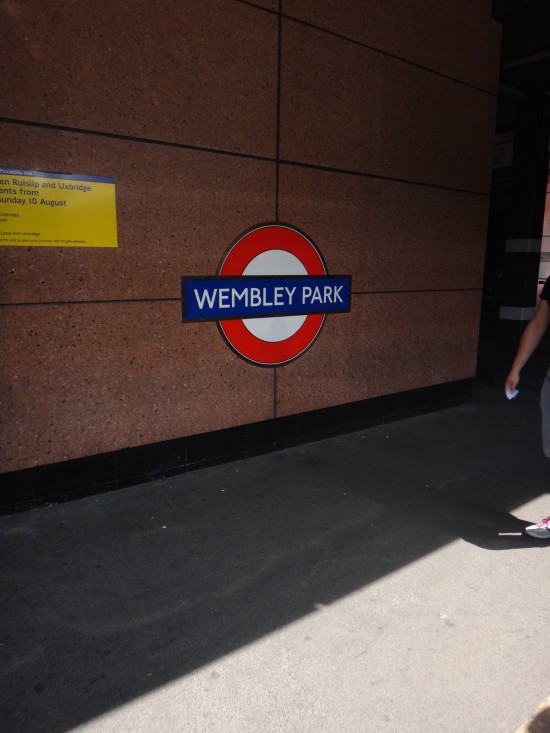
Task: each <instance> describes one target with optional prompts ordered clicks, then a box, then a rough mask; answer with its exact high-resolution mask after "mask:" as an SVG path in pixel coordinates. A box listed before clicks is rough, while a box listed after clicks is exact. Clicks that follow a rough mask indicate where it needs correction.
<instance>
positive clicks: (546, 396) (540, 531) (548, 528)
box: [525, 375, 550, 540]
mask: <svg viewBox="0 0 550 733" xmlns="http://www.w3.org/2000/svg"><path fill="white" fill-rule="evenodd" d="M540 409H541V413H542V450H543V452H544V455H545V456H546V457H547V458H550V377H548V375H547V376H546V379H545V380H544V384H543V385H542V390H541V393H540ZM525 531H526V532H527V534H528V535H530V536H531V537H536V538H537V539H539V540H550V517H546V519H543V520H542V521H541V522H539V523H538V524H532V525H531V526H530V527H526V528H525Z"/></svg>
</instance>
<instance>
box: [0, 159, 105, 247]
mask: <svg viewBox="0 0 550 733" xmlns="http://www.w3.org/2000/svg"><path fill="white" fill-rule="evenodd" d="M0 246H8V247H116V246H117V228H116V204H115V182H114V180H113V179H112V178H102V177H99V176H86V175H79V174H74V175H73V174H64V173H49V172H46V171H26V170H18V169H15V168H0Z"/></svg>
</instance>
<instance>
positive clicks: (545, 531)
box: [525, 517, 550, 540]
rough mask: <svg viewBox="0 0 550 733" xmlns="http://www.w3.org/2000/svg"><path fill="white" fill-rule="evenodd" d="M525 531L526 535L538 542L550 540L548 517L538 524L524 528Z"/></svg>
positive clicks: (549, 519)
mask: <svg viewBox="0 0 550 733" xmlns="http://www.w3.org/2000/svg"><path fill="white" fill-rule="evenodd" d="M525 531H526V532H527V534H528V535H531V537H536V538H537V539H538V540H550V517H546V519H543V520H542V522H539V523H538V524H532V525H531V526H530V527H525Z"/></svg>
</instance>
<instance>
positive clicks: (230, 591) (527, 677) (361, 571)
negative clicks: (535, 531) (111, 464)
mask: <svg viewBox="0 0 550 733" xmlns="http://www.w3.org/2000/svg"><path fill="white" fill-rule="evenodd" d="M549 487H550V465H549V464H548V461H547V460H546V459H545V458H544V457H543V455H542V451H541V448H540V428H539V409H538V392H537V390H535V389H525V390H522V392H521V393H520V395H519V397H518V398H517V399H516V400H513V401H512V402H508V401H507V400H506V399H505V398H504V396H503V395H502V393H501V392H500V391H499V390H497V389H495V388H493V387H490V386H486V385H481V384H476V386H475V392H474V399H473V400H472V402H471V403H468V404H466V405H462V406H459V407H453V408H450V409H447V410H443V411H440V412H436V413H431V414H428V415H423V416H420V417H411V418H409V419H405V420H401V421H399V422H394V423H391V424H386V425H380V426H377V427H373V428H370V429H368V430H362V431H359V432H355V433H351V434H348V435H344V436H339V437H335V438H331V439H329V440H323V441H319V442H316V443H310V444H307V445H303V446H299V447H296V448H292V449H286V450H282V451H280V452H276V453H271V454H268V455H264V456H260V457H257V458H252V459H248V460H244V461H238V462H234V463H229V464H225V465H222V466H217V467H214V468H209V469H204V470H201V471H196V472H193V473H188V474H184V475H182V476H175V477H171V478H168V479H165V480H162V481H155V482H152V483H147V484H141V485H139V486H134V487H131V488H128V489H124V490H120V491H115V492H112V493H108V494H102V495H99V496H94V497H90V498H86V499H80V500H77V501H72V502H67V503H64V504H57V505H52V506H46V507H41V508H37V509H34V510H29V511H26V512H21V513H17V514H13V515H9V516H3V517H0V579H1V596H0V598H1V600H0V604H1V607H0V662H1V663H0V721H1V723H0V728H1V730H2V731H3V733H42V732H44V733H62V732H63V731H79V732H82V733H100V732H101V733H103V732H105V731H108V732H111V731H112V732H113V733H115V732H116V733H126V732H128V733H129V732H130V731H131V732H132V733H138V732H141V731H143V733H164V732H167V733H172V732H179V731H182V732H183V731H185V733H207V732H208V733H258V732H261V733H371V732H373V733H374V732H376V733H380V732H381V731H388V732H389V733H432V732H433V733H436V732H437V733H441V732H444V733H499V732H501V731H502V732H503V733H514V731H516V730H517V729H518V728H520V726H522V725H523V726H524V727H523V728H522V730H525V731H527V730H529V731H530V730H531V728H532V729H533V730H539V728H534V727H533V726H534V725H536V723H535V722H534V721H533V722H532V724H529V723H527V722H525V721H527V720H528V719H530V718H531V717H532V716H534V715H535V713H536V711H537V708H538V707H539V705H541V703H543V701H544V700H545V699H546V698H547V697H548V695H549V693H550V654H548V648H547V646H546V639H547V637H548V630H549V628H550V603H549V598H550V586H549V583H548V574H549V560H550V543H548V542H541V541H537V540H534V539H531V538H529V537H527V536H526V535H525V534H524V532H523V530H524V527H525V526H526V525H528V524H531V523H533V522H536V521H539V520H540V519H541V518H542V517H543V516H546V515H548V514H550V493H549ZM540 720H542V718H541V717H540V716H539V722H540ZM537 725H538V723H537Z"/></svg>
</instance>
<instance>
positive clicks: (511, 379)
mask: <svg viewBox="0 0 550 733" xmlns="http://www.w3.org/2000/svg"><path fill="white" fill-rule="evenodd" d="M518 384H519V374H518V373H517V372H515V371H513V370H512V371H511V372H510V374H509V375H508V376H507V377H506V381H505V382H504V392H513V391H514V390H515V389H516V387H517V386H518Z"/></svg>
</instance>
